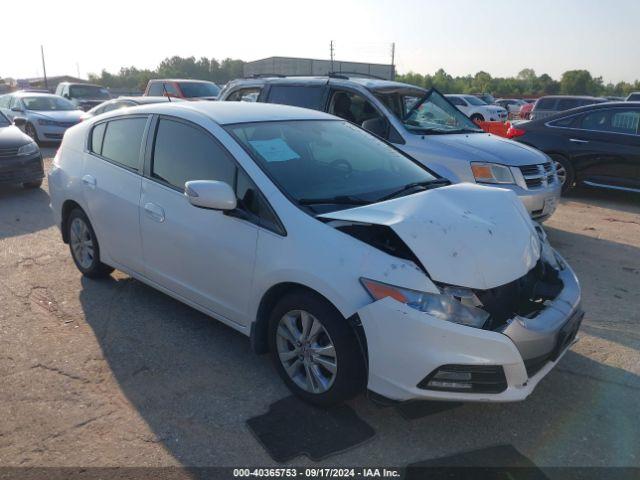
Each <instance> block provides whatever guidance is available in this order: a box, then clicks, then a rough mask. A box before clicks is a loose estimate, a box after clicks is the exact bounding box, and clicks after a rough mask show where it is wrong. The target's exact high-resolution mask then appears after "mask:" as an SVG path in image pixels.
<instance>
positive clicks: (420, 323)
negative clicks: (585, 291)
mask: <svg viewBox="0 0 640 480" xmlns="http://www.w3.org/2000/svg"><path fill="white" fill-rule="evenodd" d="M560 279H561V280H562V282H563V284H564V287H563V290H562V291H561V292H560V294H559V295H558V297H557V298H556V299H555V300H554V301H553V302H551V303H550V304H548V305H547V306H546V307H545V309H544V310H542V311H541V312H539V313H538V315H536V317H535V318H531V319H525V318H520V317H515V318H514V319H512V320H511V321H510V322H509V324H508V325H507V326H506V327H504V328H503V329H502V331H489V330H481V329H477V328H472V327H466V326H463V325H459V324H456V323H451V322H447V321H443V320H439V319H437V318H434V317H432V316H430V315H427V314H425V313H423V312H420V311H418V310H415V309H413V308H411V307H409V306H407V305H405V304H403V303H400V302H398V301H396V300H394V299H392V298H389V297H387V298H385V299H383V300H379V301H377V302H374V303H371V304H369V305H367V306H366V307H364V308H363V309H361V310H359V311H358V315H359V317H360V320H361V322H362V326H363V328H364V331H365V334H366V339H367V350H368V357H369V383H368V388H369V389H370V390H372V391H373V392H375V393H377V394H380V395H383V396H385V397H387V398H391V399H394V400H409V399H416V398H422V399H432V400H461V401H484V402H510V401H518V400H524V399H525V398H526V397H527V396H528V395H529V394H530V393H531V392H532V391H533V389H534V388H535V386H536V385H537V384H538V382H539V381H540V380H541V379H542V378H544V376H545V375H546V374H547V373H549V371H550V370H551V369H552V368H553V367H554V366H555V365H556V364H557V362H558V361H559V360H560V358H562V356H563V355H564V354H565V353H566V351H567V349H568V348H569V346H570V345H571V344H572V343H573V342H574V338H575V334H576V332H577V329H578V328H579V326H580V321H581V320H582V312H581V310H580V306H579V304H580V286H579V283H578V280H577V278H576V277H575V275H574V273H573V271H572V270H571V269H570V268H569V267H568V266H566V264H565V268H564V270H562V271H561V272H560ZM446 365H455V366H469V365H472V366H476V368H477V367H479V366H498V367H501V368H502V370H504V378H505V379H506V383H505V388H504V389H502V391H500V392H498V393H486V392H473V393H471V392H464V391H441V390H432V389H427V388H426V387H423V388H420V387H419V386H418V385H419V384H421V385H423V384H424V382H423V381H424V380H425V378H427V377H428V376H429V375H430V374H432V373H433V372H435V371H436V370H437V369H438V368H439V367H442V366H446ZM421 382H422V383H421Z"/></svg>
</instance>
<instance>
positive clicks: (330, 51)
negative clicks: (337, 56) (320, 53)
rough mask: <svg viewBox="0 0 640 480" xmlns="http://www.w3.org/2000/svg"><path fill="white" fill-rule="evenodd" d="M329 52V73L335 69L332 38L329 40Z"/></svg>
mask: <svg viewBox="0 0 640 480" xmlns="http://www.w3.org/2000/svg"><path fill="white" fill-rule="evenodd" d="M329 54H330V57H331V73H333V72H334V71H335V70H334V68H333V40H331V42H329Z"/></svg>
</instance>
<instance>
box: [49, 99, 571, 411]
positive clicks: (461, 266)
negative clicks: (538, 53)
mask: <svg viewBox="0 0 640 480" xmlns="http://www.w3.org/2000/svg"><path fill="white" fill-rule="evenodd" d="M49 188H50V194H51V207H52V209H53V212H54V216H55V219H56V223H57V224H58V225H59V227H60V229H61V231H62V239H63V241H64V242H67V243H68V244H69V246H70V251H71V255H72V257H73V260H74V262H75V264H76V266H77V267H78V269H79V270H80V271H81V272H82V273H83V274H84V275H85V276H87V277H100V276H105V275H109V274H110V273H111V272H112V271H113V269H114V268H117V269H119V270H121V271H123V272H126V273H127V274H128V275H130V276H132V277H134V278H137V279H138V280H140V281H142V282H144V283H146V284H148V285H151V286H152V287H154V288H157V289H158V290H160V291H162V292H164V293H166V294H168V295H170V296H172V297H175V298H176V299H178V300H180V301H182V302H184V303H186V304H188V305H191V306H192V307H193V308H196V309H198V310H200V311H202V312H204V313H206V314H208V315H210V316H212V317H214V318H216V319H218V320H220V321H221V322H224V323H225V324H227V325H229V326H230V327H232V328H234V329H236V330H238V331H239V332H242V333H243V334H245V335H248V336H250V337H251V340H252V341H251V345H252V347H253V348H254V350H255V351H256V352H259V353H266V352H270V354H271V357H272V358H273V361H274V364H275V367H276V369H277V371H278V372H279V374H280V376H281V377H282V379H283V380H284V382H285V383H286V384H287V385H288V387H289V388H290V389H291V390H292V391H293V392H294V393H296V394H297V395H299V396H300V397H302V398H304V399H305V400H307V401H309V402H313V403H315V404H319V405H330V404H335V403H339V402H342V401H344V400H346V399H348V398H350V397H352V396H354V395H356V394H358V393H360V392H362V391H364V390H365V389H366V388H368V389H370V390H372V391H374V392H376V393H378V394H380V395H383V396H386V397H388V398H392V399H397V400H407V399H412V398H425V399H439V400H445V399H450V400H454V399H455V400H462V401H513V400H522V399H524V398H526V397H527V395H529V394H530V393H531V392H532V390H533V388H534V387H535V386H536V384H537V383H538V382H539V381H540V380H541V379H542V378H543V377H544V376H545V375H546V374H547V373H548V372H549V371H550V370H551V369H552V368H553V367H554V366H555V365H556V364H557V362H558V361H559V359H560V358H561V357H562V355H563V354H564V353H565V352H566V350H567V349H568V348H569V346H570V345H571V344H572V342H573V340H574V337H575V334H576V331H577V330H578V327H579V325H580V321H581V319H582V312H581V310H580V306H579V300H580V287H579V285H578V282H577V280H576V277H575V275H574V274H573V272H572V270H571V268H570V267H569V266H568V264H567V263H566V262H565V261H564V260H563V259H562V258H561V257H560V256H559V255H558V253H557V252H555V251H554V250H553V249H552V248H551V246H550V245H549V243H548V241H547V239H546V236H545V235H544V232H543V230H542V228H541V227H539V226H538V225H536V224H535V223H534V222H533V221H532V220H531V219H530V217H529V215H528V213H527V211H526V210H525V208H524V206H523V204H522V203H521V202H520V200H518V197H517V196H516V195H515V194H514V193H513V192H512V191H510V190H505V189H499V188H490V187H483V186H479V185H475V184H467V183H462V184H457V185H449V182H448V181H447V180H445V179H443V178H441V177H438V176H437V175H435V174H434V173H432V172H431V171H429V170H428V169H427V168H425V167H424V166H422V165H420V164H419V163H417V162H416V161H415V160H413V159H412V158H410V157H408V156H406V155H405V154H404V153H401V152H400V151H399V150H397V149H395V148H393V147H391V146H390V145H389V144H387V143H386V142H384V141H382V140H380V139H379V138H377V137H375V136H373V135H372V134H369V133H368V132H366V131H364V130H362V129H360V128H359V127H357V126H355V125H353V124H351V123H349V122H346V121H344V120H341V119H339V118H337V117H334V116H331V115H328V114H325V113H322V112H317V111H313V110H306V109H300V108H296V107H288V106H282V105H272V104H264V103H258V104H251V103H246V102H197V103H189V102H183V103H180V104H177V103H175V104H174V103H164V104H154V105H146V106H140V107H133V108H129V109H125V110H117V111H113V112H109V113H106V114H103V115H101V116H98V117H95V118H93V119H89V120H87V121H85V122H83V123H81V124H80V125H78V126H76V127H73V128H71V129H70V130H69V131H68V132H67V134H66V135H65V137H64V141H63V143H62V146H61V147H60V149H59V150H58V153H57V155H56V157H55V160H54V163H53V167H52V169H51V171H50V173H49ZM85 288H91V284H90V283H89V284H87V287H85Z"/></svg>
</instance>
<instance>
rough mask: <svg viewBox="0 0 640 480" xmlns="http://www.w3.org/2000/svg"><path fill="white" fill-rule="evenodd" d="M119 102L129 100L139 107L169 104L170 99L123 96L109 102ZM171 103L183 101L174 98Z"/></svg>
mask: <svg viewBox="0 0 640 480" xmlns="http://www.w3.org/2000/svg"><path fill="white" fill-rule="evenodd" d="M118 100H129V101H132V102H136V103H137V104H139V105H145V104H147V103H161V102H168V101H169V99H168V98H167V97H162V96H129V97H128V96H121V97H118V98H113V99H111V100H109V102H117V101H118ZM171 101H176V102H180V101H182V99H180V98H172V99H171Z"/></svg>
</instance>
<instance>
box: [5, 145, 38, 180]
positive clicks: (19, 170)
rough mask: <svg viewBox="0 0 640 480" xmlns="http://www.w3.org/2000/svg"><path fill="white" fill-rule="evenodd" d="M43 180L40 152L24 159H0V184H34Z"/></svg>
mask: <svg viewBox="0 0 640 480" xmlns="http://www.w3.org/2000/svg"><path fill="white" fill-rule="evenodd" d="M43 178H44V165H43V163H42V155H41V154H40V152H38V153H35V154H33V155H29V156H25V157H14V158H1V159H0V183H26V182H36V181H38V180H41V179H43Z"/></svg>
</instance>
